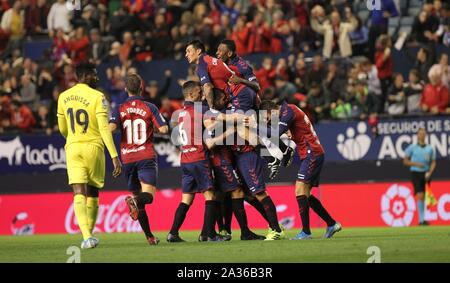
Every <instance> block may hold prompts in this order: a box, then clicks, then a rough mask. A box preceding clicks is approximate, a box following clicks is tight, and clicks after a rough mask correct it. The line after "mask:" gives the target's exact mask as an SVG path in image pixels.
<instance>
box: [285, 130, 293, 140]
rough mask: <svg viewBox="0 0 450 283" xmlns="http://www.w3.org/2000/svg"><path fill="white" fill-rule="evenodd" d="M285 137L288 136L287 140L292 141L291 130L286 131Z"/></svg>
mask: <svg viewBox="0 0 450 283" xmlns="http://www.w3.org/2000/svg"><path fill="white" fill-rule="evenodd" d="M286 135H287V136H288V138H289V139H292V133H291V130H287V132H286Z"/></svg>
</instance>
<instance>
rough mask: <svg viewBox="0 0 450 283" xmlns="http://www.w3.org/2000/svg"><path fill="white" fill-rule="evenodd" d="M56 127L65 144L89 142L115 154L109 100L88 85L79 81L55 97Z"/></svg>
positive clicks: (114, 155)
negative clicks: (56, 102) (64, 139)
mask: <svg viewBox="0 0 450 283" xmlns="http://www.w3.org/2000/svg"><path fill="white" fill-rule="evenodd" d="M58 126H59V131H60V132H61V134H62V135H63V136H64V137H66V147H67V146H68V145H70V144H72V143H88V144H92V145H96V146H98V147H100V148H101V149H104V146H103V143H104V144H105V145H106V147H107V148H108V151H109V154H110V155H111V157H112V158H114V157H116V156H117V151H116V147H115V145H114V141H113V138H112V133H111V131H110V130H109V127H108V103H107V101H106V98H105V96H104V95H103V93H101V92H100V91H97V90H95V89H93V88H91V87H89V86H88V85H87V84H83V83H78V84H76V85H75V86H73V87H71V88H70V89H68V90H66V91H64V92H63V93H61V95H60V96H59V98H58Z"/></svg>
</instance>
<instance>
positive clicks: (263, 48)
mask: <svg viewBox="0 0 450 283" xmlns="http://www.w3.org/2000/svg"><path fill="white" fill-rule="evenodd" d="M249 30H250V34H249V43H248V49H247V51H248V52H249V53H258V52H269V51H270V43H271V39H272V32H271V30H270V28H269V26H268V25H267V23H265V22H264V21H263V14H262V13H261V12H257V13H256V14H255V16H254V18H253V22H251V23H250V25H249Z"/></svg>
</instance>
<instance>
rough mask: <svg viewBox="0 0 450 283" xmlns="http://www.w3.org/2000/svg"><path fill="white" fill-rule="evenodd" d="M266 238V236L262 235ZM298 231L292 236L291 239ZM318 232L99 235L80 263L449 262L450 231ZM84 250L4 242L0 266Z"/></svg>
mask: <svg viewBox="0 0 450 283" xmlns="http://www.w3.org/2000/svg"><path fill="white" fill-rule="evenodd" d="M257 232H259V233H262V234H263V233H264V232H265V231H257ZM296 232H297V231H296V230H289V231H287V234H288V236H289V237H292V236H294V235H295V233H296ZM322 233H323V229H313V236H314V239H313V240H308V241H290V240H281V241H271V242H265V241H240V240H238V238H239V237H238V236H239V235H238V233H237V232H234V233H233V236H234V239H233V240H232V241H231V242H223V243H199V242H197V241H196V239H197V236H198V231H191V232H187V231H182V232H181V234H180V235H181V236H182V237H183V238H184V239H185V240H187V241H188V242H186V243H167V242H166V241H165V236H166V233H164V232H157V233H155V234H156V236H158V237H159V238H160V239H161V243H160V244H159V245H158V246H148V245H147V244H146V242H145V240H144V236H143V234H99V235H98V238H99V239H100V245H99V246H98V247H97V248H95V249H92V250H83V251H81V257H80V258H81V262H82V263H83V262H218V263H221V262H222V263H238V262H252V263H257V262H357V263H364V262H366V261H367V260H368V259H369V257H370V256H371V255H368V254H367V250H368V248H369V247H371V246H376V247H378V248H379V249H380V252H381V253H380V260H381V262H450V227H449V226H439V227H410V228H348V229H347V228H345V227H344V229H343V230H342V231H341V232H339V233H337V234H336V235H335V236H334V237H333V238H332V239H326V240H325V239H321V236H322ZM79 245H80V235H47V236H46V235H44V236H21V237H18V236H1V237H0V262H60V263H64V262H66V261H67V259H68V258H69V257H70V255H67V253H66V252H67V249H68V248H69V247H70V246H77V247H78V246H79Z"/></svg>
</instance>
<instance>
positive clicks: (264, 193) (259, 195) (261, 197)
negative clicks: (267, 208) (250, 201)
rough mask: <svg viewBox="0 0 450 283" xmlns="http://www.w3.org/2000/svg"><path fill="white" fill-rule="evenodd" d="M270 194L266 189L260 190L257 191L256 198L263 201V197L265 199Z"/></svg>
mask: <svg viewBox="0 0 450 283" xmlns="http://www.w3.org/2000/svg"><path fill="white" fill-rule="evenodd" d="M267 196H268V194H267V193H266V192H265V191H264V192H260V193H257V194H256V195H255V197H256V199H258V200H259V201H262V200H263V199H265V198H266V197H267Z"/></svg>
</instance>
